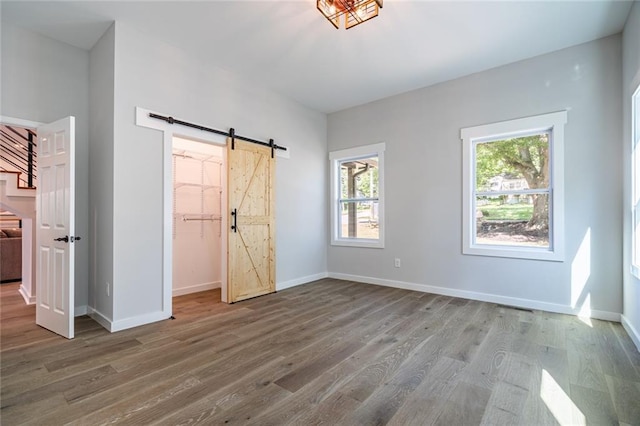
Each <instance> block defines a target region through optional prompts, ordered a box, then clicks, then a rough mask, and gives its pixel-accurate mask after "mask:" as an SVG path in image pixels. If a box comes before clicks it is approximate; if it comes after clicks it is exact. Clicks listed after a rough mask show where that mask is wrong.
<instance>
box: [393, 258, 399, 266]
mask: <svg viewBox="0 0 640 426" xmlns="http://www.w3.org/2000/svg"><path fill="white" fill-rule="evenodd" d="M394 265H395V267H396V268H399V267H400V259H399V258H397V257H396V261H395V264H394Z"/></svg>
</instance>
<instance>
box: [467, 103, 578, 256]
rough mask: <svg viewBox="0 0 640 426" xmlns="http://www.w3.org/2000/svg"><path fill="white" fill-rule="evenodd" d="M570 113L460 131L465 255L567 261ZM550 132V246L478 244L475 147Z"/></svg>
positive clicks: (558, 113) (563, 112)
mask: <svg viewBox="0 0 640 426" xmlns="http://www.w3.org/2000/svg"><path fill="white" fill-rule="evenodd" d="M566 123H567V111H558V112H552V113H548V114H541V115H536V116H531V117H524V118H518V119H514V120H507V121H501V122H497V123H491V124H485V125H481V126H474V127H466V128H463V129H461V131H460V137H461V139H462V142H463V154H462V157H463V161H462V162H463V167H462V175H463V190H462V193H463V197H462V208H463V212H462V217H463V226H462V239H463V241H462V253H463V254H466V255H478V256H494V257H508V258H517V259H533V260H547V261H557V262H563V261H564V249H565V247H564V126H565V124H566ZM542 132H549V135H550V136H549V163H550V164H549V167H550V170H549V172H550V178H549V247H548V248H547V247H544V248H538V247H525V246H509V245H491V244H477V243H476V242H475V238H476V214H475V211H476V184H475V181H476V179H475V176H476V170H475V167H476V158H475V151H476V150H475V147H476V145H477V144H478V143H487V142H492V141H499V140H504V139H511V138H517V137H521V136H530V135H534V134H538V133H542Z"/></svg>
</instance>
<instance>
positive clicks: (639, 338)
mask: <svg viewBox="0 0 640 426" xmlns="http://www.w3.org/2000/svg"><path fill="white" fill-rule="evenodd" d="M620 317H621V318H620V319H621V321H620V322H621V323H622V327H623V328H624V329H625V330H626V332H627V334H628V335H629V337H631V340H632V341H633V343H634V344H635V345H636V349H638V352H640V333H639V332H638V330H636V329H635V327H634V326H633V324H631V323H630V322H629V320H628V319H627V317H625V316H624V315H620Z"/></svg>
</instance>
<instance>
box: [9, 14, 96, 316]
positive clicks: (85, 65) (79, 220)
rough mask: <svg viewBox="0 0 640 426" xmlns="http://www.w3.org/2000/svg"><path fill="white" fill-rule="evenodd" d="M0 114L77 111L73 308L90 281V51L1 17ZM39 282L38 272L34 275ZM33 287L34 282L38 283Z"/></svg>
mask: <svg viewBox="0 0 640 426" xmlns="http://www.w3.org/2000/svg"><path fill="white" fill-rule="evenodd" d="M1 36H2V42H1V43H2V48H1V49H0V50H1V52H0V55H1V61H0V62H1V63H2V64H1V68H0V69H1V74H2V75H1V77H0V87H1V93H0V115H4V116H8V117H13V118H21V119H25V120H30V121H37V122H42V123H49V122H52V121H55V120H58V119H60V118H63V117H66V116H69V115H73V116H75V117H76V189H75V192H76V217H75V223H76V235H79V236H81V237H83V239H82V240H81V241H80V242H79V243H78V245H77V246H76V250H75V253H76V258H75V285H76V293H75V304H76V311H83V310H84V309H86V306H87V302H88V298H87V294H88V282H89V268H88V264H89V257H88V254H89V244H91V241H90V240H89V238H88V235H89V232H88V229H89V228H88V191H89V185H88V182H89V174H88V168H89V165H88V151H89V146H88V139H89V138H88V133H89V130H88V129H89V114H88V111H89V53H88V52H86V51H84V50H82V49H78V48H75V47H72V46H69V45H67V44H64V43H61V42H58V41H55V40H53V39H50V38H48V37H44V36H41V35H39V34H36V33H33V32H31V31H27V30H24V29H22V28H19V27H16V26H14V25H12V24H11V23H9V22H6V21H2V30H1ZM36 283H37V278H36ZM35 291H36V292H37V291H38V290H37V284H36V290H35Z"/></svg>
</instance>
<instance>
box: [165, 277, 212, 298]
mask: <svg viewBox="0 0 640 426" xmlns="http://www.w3.org/2000/svg"><path fill="white" fill-rule="evenodd" d="M221 284H222V282H220V281H213V282H209V283H200V284H194V285H190V286H186V287H180V288H174V289H173V296H174V297H175V296H184V295H185V294H191V293H198V292H200V291H207V290H213V289H215V288H220V287H221Z"/></svg>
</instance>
